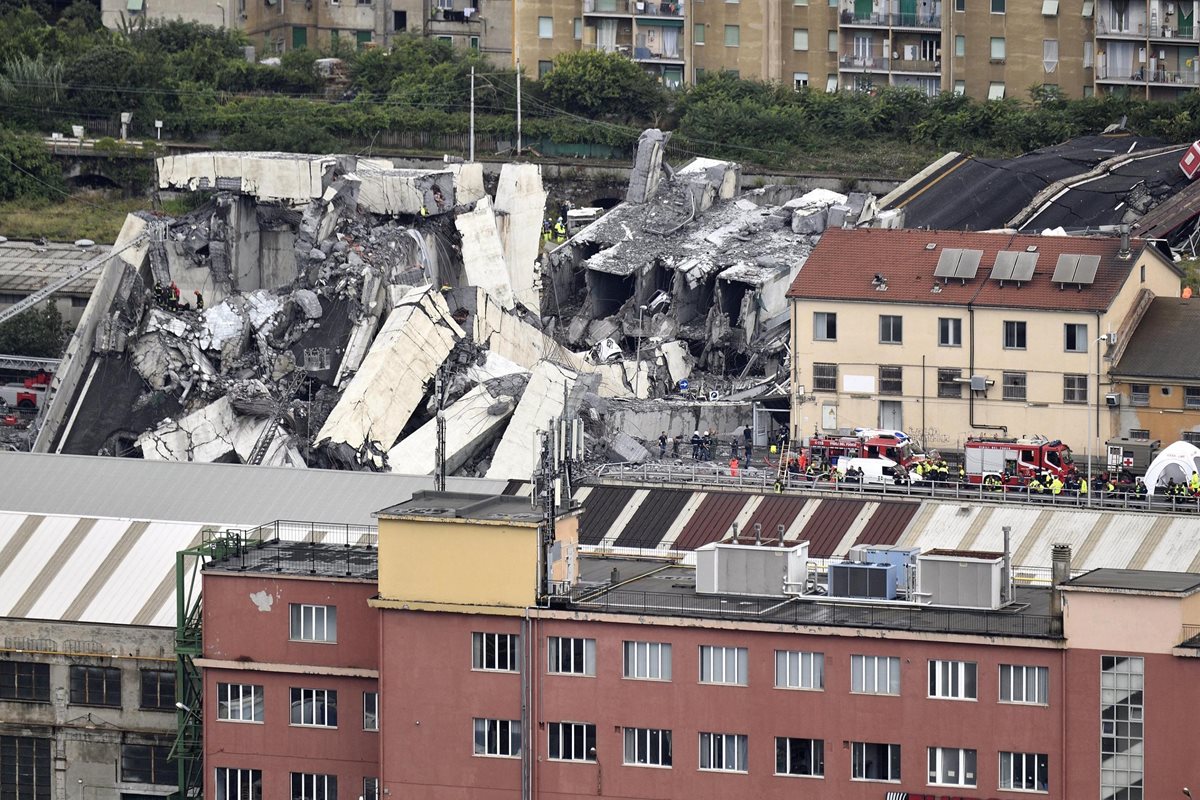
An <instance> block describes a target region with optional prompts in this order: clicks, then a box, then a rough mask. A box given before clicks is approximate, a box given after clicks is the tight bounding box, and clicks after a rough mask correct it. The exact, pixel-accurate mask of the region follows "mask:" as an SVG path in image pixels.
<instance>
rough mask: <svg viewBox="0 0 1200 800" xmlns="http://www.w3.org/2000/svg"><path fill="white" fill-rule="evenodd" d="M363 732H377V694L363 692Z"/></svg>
mask: <svg viewBox="0 0 1200 800" xmlns="http://www.w3.org/2000/svg"><path fill="white" fill-rule="evenodd" d="M363 730H364V731H377V730H379V692H363Z"/></svg>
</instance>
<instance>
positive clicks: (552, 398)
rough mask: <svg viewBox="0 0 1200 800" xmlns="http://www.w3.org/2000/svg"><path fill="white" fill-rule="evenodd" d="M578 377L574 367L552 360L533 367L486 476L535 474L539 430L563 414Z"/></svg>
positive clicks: (525, 477)
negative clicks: (572, 368) (566, 401)
mask: <svg viewBox="0 0 1200 800" xmlns="http://www.w3.org/2000/svg"><path fill="white" fill-rule="evenodd" d="M578 377H579V375H578V373H576V372H575V371H574V370H571V369H568V368H566V367H563V366H560V365H558V364H555V363H552V362H550V361H541V362H539V363H538V364H537V366H536V367H534V369H533V376H532V377H531V378H530V380H529V385H528V386H526V387H525V393H524V394H523V395H522V396H521V402H520V403H518V404H517V409H516V411H514V412H513V415H512V419H510V420H509V423H508V427H507V428H506V429H505V430H504V436H503V437H502V438H501V439H500V444H499V445H497V446H496V452H495V455H493V456H492V463H491V466H489V467H488V470H487V476H486V477H488V478H495V479H504V480H529V479H530V478H531V477H532V475H533V470H534V468H535V466H536V464H537V456H538V453H537V445H536V440H537V437H536V433H537V431H539V430H545V429H546V428H547V427H548V426H549V424H550V420H551V419H553V418H555V417H558V416H561V415H562V414H563V412H564V410H565V409H564V407H563V403H564V401H565V399H566V397H567V395H568V393H569V392H570V391H571V389H572V388H573V387H574V386H575V381H576V380H577V379H578Z"/></svg>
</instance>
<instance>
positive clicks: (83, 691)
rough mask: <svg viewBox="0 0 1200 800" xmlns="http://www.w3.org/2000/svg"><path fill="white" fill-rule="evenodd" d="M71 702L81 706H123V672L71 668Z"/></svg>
mask: <svg viewBox="0 0 1200 800" xmlns="http://www.w3.org/2000/svg"><path fill="white" fill-rule="evenodd" d="M71 702H72V703H75V704H77V705H81V706H114V707H120V705H121V670H119V669H117V668H116V667H84V666H73V667H71Z"/></svg>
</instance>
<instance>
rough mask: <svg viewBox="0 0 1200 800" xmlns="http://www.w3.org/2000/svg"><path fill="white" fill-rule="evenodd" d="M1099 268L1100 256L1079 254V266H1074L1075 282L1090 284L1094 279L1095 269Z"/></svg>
mask: <svg viewBox="0 0 1200 800" xmlns="http://www.w3.org/2000/svg"><path fill="white" fill-rule="evenodd" d="M1099 268H1100V256H1080V257H1079V266H1078V267H1076V268H1075V283H1080V284H1084V283H1086V284H1091V283H1093V282H1095V280H1096V270H1098V269H1099Z"/></svg>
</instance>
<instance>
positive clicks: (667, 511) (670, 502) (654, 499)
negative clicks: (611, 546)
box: [615, 489, 692, 548]
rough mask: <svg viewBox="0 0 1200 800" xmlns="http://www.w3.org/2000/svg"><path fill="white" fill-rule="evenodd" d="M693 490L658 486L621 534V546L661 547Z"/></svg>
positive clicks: (619, 545)
mask: <svg viewBox="0 0 1200 800" xmlns="http://www.w3.org/2000/svg"><path fill="white" fill-rule="evenodd" d="M691 496H692V493H691V492H689V491H685V490H683V489H654V490H652V491H651V492H650V494H649V496H647V497H646V499H645V500H644V501H642V505H641V507H640V508H638V510H637V513H635V514H634V515H633V518H632V519H630V520H629V524H627V525H626V526H625V529H624V530H623V531H621V532H620V534H619V535H618V536H617V540H616V542H615V545H616V546H617V547H644V548H653V547H657V546H658V543H659V542H660V541H662V538H663V535H664V534H666V532H667V530H668V529H669V528H670V527H671V523H672V522H674V521H675V519H676V518H677V517H678V516H679V514H680V513H681V512H682V511H683V508H684V506H686V505H687V501H688V499H689V498H690V497H691Z"/></svg>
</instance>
